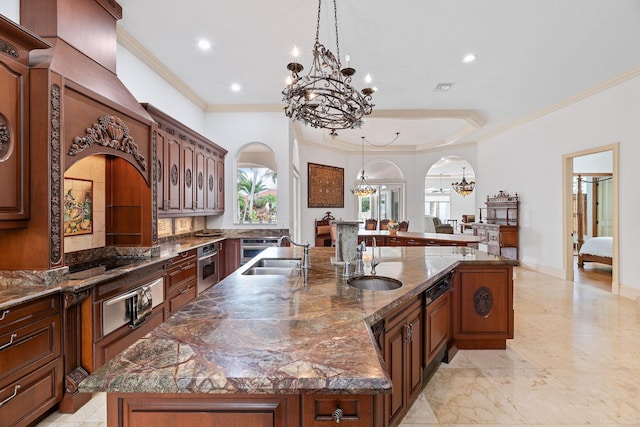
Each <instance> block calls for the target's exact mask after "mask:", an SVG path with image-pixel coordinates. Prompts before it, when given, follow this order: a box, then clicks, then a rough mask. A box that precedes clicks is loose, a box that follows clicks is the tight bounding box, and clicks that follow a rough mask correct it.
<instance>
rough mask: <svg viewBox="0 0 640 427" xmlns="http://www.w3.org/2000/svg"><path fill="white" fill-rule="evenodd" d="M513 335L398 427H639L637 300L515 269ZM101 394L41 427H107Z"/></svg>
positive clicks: (432, 391)
mask: <svg viewBox="0 0 640 427" xmlns="http://www.w3.org/2000/svg"><path fill="white" fill-rule="evenodd" d="M514 285H515V291H514V295H515V296H514V308H515V339H513V340H510V341H509V342H508V345H507V349H506V350H475V351H465V350H461V351H459V352H458V354H457V355H456V357H455V358H454V360H453V361H452V363H451V364H449V365H447V364H442V365H441V367H440V368H439V369H438V371H437V372H436V373H435V374H434V376H433V377H432V379H431V381H430V382H429V384H428V385H427V386H426V387H425V389H424V391H423V392H422V394H421V395H420V396H419V398H418V400H417V401H416V403H415V404H414V405H413V406H412V408H411V410H410V412H409V413H408V414H407V416H406V417H405V419H404V420H403V422H402V424H401V427H427V426H470V425H483V426H516V425H517V426H521V425H526V426H567V427H576V426H619V425H623V426H640V317H639V315H638V313H637V312H636V302H635V301H632V300H629V299H625V298H619V297H617V296H614V295H611V294H610V293H609V292H607V291H606V290H604V289H602V287H598V286H592V285H589V284H582V283H580V284H578V283H573V282H566V281H563V280H559V279H556V278H553V277H551V276H546V275H543V274H540V273H536V272H532V271H530V270H525V269H522V268H516V269H515V280H514ZM105 412H106V411H105V396H104V394H96V396H95V397H94V398H93V399H92V400H91V401H90V402H89V403H88V404H87V405H85V407H83V408H81V410H80V411H78V412H77V413H76V414H73V415H64V414H58V413H53V414H52V415H50V416H49V417H48V418H46V419H45V420H44V421H43V422H41V423H40V424H39V426H51V427H53V426H62V427H102V426H105V423H104V418H105Z"/></svg>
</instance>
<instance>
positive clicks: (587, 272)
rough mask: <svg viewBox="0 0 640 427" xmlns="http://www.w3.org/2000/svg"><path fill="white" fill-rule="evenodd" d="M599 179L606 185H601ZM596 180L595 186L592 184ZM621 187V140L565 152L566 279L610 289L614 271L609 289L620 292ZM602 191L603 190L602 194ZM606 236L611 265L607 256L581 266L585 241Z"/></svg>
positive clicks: (564, 226) (564, 233)
mask: <svg viewBox="0 0 640 427" xmlns="http://www.w3.org/2000/svg"><path fill="white" fill-rule="evenodd" d="M598 181H602V184H604V185H603V186H602V187H598ZM594 183H595V187H594V186H591V187H590V185H593V184H594ZM598 188H599V189H598ZM618 188H619V145H618V144H612V145H608V146H603V147H597V148H593V149H590V150H585V151H581V152H576V153H570V154H567V155H565V156H563V199H564V204H563V218H564V224H563V236H564V238H563V242H564V270H565V279H566V280H568V281H575V282H578V283H589V284H593V285H596V286H599V287H603V288H605V289H606V288H607V286H606V285H604V286H603V283H606V281H607V277H608V275H609V271H610V274H611V276H610V288H609V289H610V291H611V292H612V293H614V294H616V295H619V293H620V281H619V256H618V247H619V243H618V236H619V230H618V212H619V210H618V200H619V199H618V194H619V193H618ZM598 192H600V193H601V194H600V195H598ZM604 236H608V237H610V239H609V243H610V245H611V249H610V250H608V255H609V256H610V265H608V263H609V261H608V260H607V261H604V263H599V262H594V263H587V264H589V267H587V268H585V267H580V266H578V253H579V252H580V249H581V247H582V246H583V244H584V242H586V241H589V240H593V237H602V238H604ZM592 243H595V242H592ZM594 259H596V260H597V258H594ZM601 261H602V260H601Z"/></svg>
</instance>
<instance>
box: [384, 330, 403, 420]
mask: <svg viewBox="0 0 640 427" xmlns="http://www.w3.org/2000/svg"><path fill="white" fill-rule="evenodd" d="M406 335H407V326H406V324H405V323H404V322H400V323H398V324H396V325H395V326H393V327H392V328H391V329H389V330H386V331H385V333H384V361H385V364H386V365H387V372H388V373H389V377H390V379H391V383H392V384H393V391H392V392H391V394H387V395H385V397H384V409H385V410H384V412H385V416H384V418H385V420H386V421H387V423H388V424H385V425H390V424H392V423H393V422H394V421H395V420H396V419H397V418H398V417H399V416H400V415H401V414H402V410H403V408H404V407H405V406H406V400H405V389H406V388H407V385H406V375H405V372H404V371H405V360H406V351H407V347H406V345H405V337H406Z"/></svg>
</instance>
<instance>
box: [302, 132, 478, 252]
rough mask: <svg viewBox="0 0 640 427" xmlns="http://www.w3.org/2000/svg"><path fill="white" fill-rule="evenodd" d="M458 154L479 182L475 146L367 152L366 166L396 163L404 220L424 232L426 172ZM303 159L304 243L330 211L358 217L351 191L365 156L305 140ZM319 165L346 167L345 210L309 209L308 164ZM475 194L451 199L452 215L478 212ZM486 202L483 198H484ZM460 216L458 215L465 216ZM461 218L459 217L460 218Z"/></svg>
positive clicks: (311, 240) (309, 239)
mask: <svg viewBox="0 0 640 427" xmlns="http://www.w3.org/2000/svg"><path fill="white" fill-rule="evenodd" d="M447 155H455V156H459V157H461V158H463V159H466V160H467V161H469V163H471V165H472V166H473V168H474V170H475V172H476V180H478V179H480V178H479V177H480V176H481V175H480V172H479V168H478V166H477V162H476V147H475V146H466V147H458V148H456V147H455V146H453V147H450V148H445V149H441V150H437V151H432V152H429V153H419V154H415V155H408V154H392V153H389V154H384V153H375V152H373V153H371V152H368V153H367V154H366V158H365V170H367V168H366V163H373V162H375V161H377V160H387V161H390V162H393V163H394V164H395V165H396V166H398V167H399V168H400V170H401V171H402V174H403V175H404V177H405V181H406V187H405V191H406V194H405V218H403V219H406V220H408V221H409V230H410V231H418V232H421V231H424V179H425V177H426V175H427V172H428V171H429V169H430V168H431V166H433V164H434V163H435V162H437V161H438V160H440V159H441V158H442V157H443V156H447ZM300 160H301V168H302V169H301V171H300V172H301V181H302V195H301V200H302V218H301V223H302V240H303V241H309V242H314V241H315V237H314V220H315V219H321V218H322V217H323V216H324V214H325V212H326V211H331V213H332V215H333V216H334V217H335V218H336V219H338V218H342V219H345V220H352V219H355V218H356V215H357V205H356V197H355V196H354V195H352V194H351V192H350V191H349V189H350V188H351V187H353V186H354V184H355V183H356V181H357V176H358V172H359V171H360V169H361V168H362V157H361V153H360V152H354V153H351V154H348V153H344V152H341V151H333V150H329V149H324V148H319V147H317V146H315V145H313V146H311V145H305V144H304V141H301V142H300ZM309 162H311V163H319V164H324V165H329V166H336V167H341V168H344V170H345V171H344V181H345V182H344V185H345V193H344V194H345V200H344V202H345V203H344V208H309V207H307V188H308V181H307V164H308V163H309ZM476 194H477V192H474V193H473V194H472V195H471V196H468V197H466V198H463V197H461V196H458V195H457V194H456V195H455V196H452V198H453V199H454V200H453V201H452V205H453V207H454V209H452V216H453V214H454V213H456V212H462V213H471V212H474V211H475V210H477V209H476V207H475V206H476V200H477V199H476V197H477V196H476ZM482 200H484V199H482ZM462 213H460V214H459V215H458V216H460V215H462ZM458 219H460V218H458Z"/></svg>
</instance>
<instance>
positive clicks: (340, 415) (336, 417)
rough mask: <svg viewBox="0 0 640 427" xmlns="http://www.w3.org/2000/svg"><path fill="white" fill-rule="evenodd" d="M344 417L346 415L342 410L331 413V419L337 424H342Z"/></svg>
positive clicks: (338, 409)
mask: <svg viewBox="0 0 640 427" xmlns="http://www.w3.org/2000/svg"><path fill="white" fill-rule="evenodd" d="M343 417H344V413H343V412H342V409H340V408H336V409H334V411H333V412H332V413H331V418H333V419H334V420H335V421H336V424H340V421H341V420H342V418H343Z"/></svg>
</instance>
